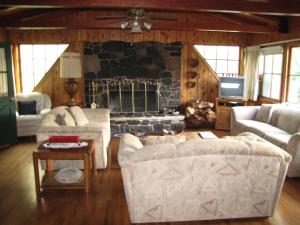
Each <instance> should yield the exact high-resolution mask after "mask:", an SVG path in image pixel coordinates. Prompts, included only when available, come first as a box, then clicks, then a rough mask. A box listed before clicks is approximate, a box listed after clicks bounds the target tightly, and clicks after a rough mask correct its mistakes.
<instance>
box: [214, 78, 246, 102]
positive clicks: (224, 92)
mask: <svg viewBox="0 0 300 225" xmlns="http://www.w3.org/2000/svg"><path fill="white" fill-rule="evenodd" d="M219 97H220V98H238V99H242V98H245V77H220V83H219Z"/></svg>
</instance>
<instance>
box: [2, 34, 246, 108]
mask: <svg viewBox="0 0 300 225" xmlns="http://www.w3.org/2000/svg"><path fill="white" fill-rule="evenodd" d="M248 37H249V36H248V35H247V34H242V33H226V32H200V31H194V32H193V31H166V30H150V31H143V33H141V34H131V33H130V32H128V31H122V30H33V31H29V30H26V31H24V30H23V31H21V30H12V31H10V32H9V34H8V38H9V40H10V42H12V43H18V44H25V43H27V44H38V43H43V44H47V43H71V47H70V49H73V50H75V51H82V46H83V41H91V42H103V41H109V40H122V41H129V42H139V41H158V42H164V43H167V42H175V41H180V42H182V43H183V51H182V74H181V79H182V82H181V83H182V84H183V85H182V86H181V93H182V96H181V104H184V103H185V102H187V101H189V100H192V99H195V98H200V99H203V100H205V101H214V98H215V96H216V93H217V88H216V81H215V78H214V77H213V76H212V74H211V73H210V71H209V70H208V68H207V67H206V66H204V65H205V63H203V62H201V63H200V65H201V66H199V67H198V68H197V71H198V73H199V74H200V75H199V77H198V78H197V81H196V82H197V85H196V87H195V88H192V89H187V87H186V84H185V85H184V83H186V71H187V70H188V69H189V68H188V66H187V59H188V58H193V57H196V58H197V57H198V56H197V55H196V53H195V52H194V50H193V44H211V45H215V44H218V45H239V46H246V45H247V43H248ZM35 90H36V91H41V92H45V93H48V94H49V95H50V96H51V98H52V102H53V106H59V105H64V104H66V102H67V95H66V93H65V91H64V80H63V79H60V78H59V62H56V64H55V65H54V66H53V67H52V68H51V69H50V70H49V72H48V73H47V75H46V76H45V77H44V78H43V79H42V81H41V82H40V84H38V86H37V87H36V89H35ZM83 92H84V91H83V79H81V80H80V91H79V93H78V94H77V101H78V102H80V103H81V102H83V101H84V98H83Z"/></svg>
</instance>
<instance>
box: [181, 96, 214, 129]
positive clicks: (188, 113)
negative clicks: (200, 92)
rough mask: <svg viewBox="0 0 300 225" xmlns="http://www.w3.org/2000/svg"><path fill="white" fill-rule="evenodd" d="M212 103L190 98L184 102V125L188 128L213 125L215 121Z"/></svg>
mask: <svg viewBox="0 0 300 225" xmlns="http://www.w3.org/2000/svg"><path fill="white" fill-rule="evenodd" d="M213 107H214V104H213V103H211V102H204V101H200V100H192V101H190V102H188V103H187V104H186V107H185V118H186V125H187V127H190V128H199V127H209V128H210V127H213V126H214V125H215V123H216V113H215V112H214V111H213Z"/></svg>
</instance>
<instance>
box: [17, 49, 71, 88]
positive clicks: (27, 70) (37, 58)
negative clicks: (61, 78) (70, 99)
mask: <svg viewBox="0 0 300 225" xmlns="http://www.w3.org/2000/svg"><path fill="white" fill-rule="evenodd" d="M67 47H68V44H49V45H40V44H39V45H20V55H21V72H22V87H23V92H24V93H28V92H31V91H32V90H33V88H34V87H35V86H36V85H37V84H38V83H39V82H40V80H41V79H42V78H43V77H44V75H45V74H46V73H47V71H48V70H49V69H50V68H51V66H52V65H53V64H54V63H55V62H56V60H57V59H58V58H59V56H60V55H61V53H63V52H64V51H65V49H66V48H67Z"/></svg>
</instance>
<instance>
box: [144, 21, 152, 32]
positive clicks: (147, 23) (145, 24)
mask: <svg viewBox="0 0 300 225" xmlns="http://www.w3.org/2000/svg"><path fill="white" fill-rule="evenodd" d="M144 27H145V28H146V29H147V30H150V29H151V27H152V24H151V23H149V22H144Z"/></svg>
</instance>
